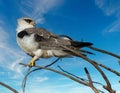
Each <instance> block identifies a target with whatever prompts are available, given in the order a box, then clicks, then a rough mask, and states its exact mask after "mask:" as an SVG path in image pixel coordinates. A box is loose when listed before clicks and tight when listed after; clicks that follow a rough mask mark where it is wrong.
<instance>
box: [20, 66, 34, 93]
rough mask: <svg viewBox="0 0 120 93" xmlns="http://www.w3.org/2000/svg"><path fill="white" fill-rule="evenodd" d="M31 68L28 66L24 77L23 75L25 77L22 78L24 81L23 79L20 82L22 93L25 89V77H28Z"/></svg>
mask: <svg viewBox="0 0 120 93" xmlns="http://www.w3.org/2000/svg"><path fill="white" fill-rule="evenodd" d="M31 68H32V67H31V66H29V68H28V70H27V73H26V75H25V77H24V79H23V81H22V89H23V93H25V87H26V82H27V77H28V75H29V72H30V70H31Z"/></svg>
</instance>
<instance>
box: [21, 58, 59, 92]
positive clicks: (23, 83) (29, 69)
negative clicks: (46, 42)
mask: <svg viewBox="0 0 120 93" xmlns="http://www.w3.org/2000/svg"><path fill="white" fill-rule="evenodd" d="M60 59H61V58H57V59H56V60H55V61H54V62H52V63H50V64H48V65H46V66H44V67H49V66H52V65H53V64H55V63H56V62H57V61H58V60H60ZM20 64H21V63H20ZM28 67H29V68H28V70H27V73H26V75H25V77H24V79H23V82H22V88H23V93H25V87H26V82H27V77H28V76H29V74H30V73H31V68H32V67H31V66H28ZM39 70H40V69H39Z"/></svg>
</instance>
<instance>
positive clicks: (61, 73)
mask: <svg viewBox="0 0 120 93" xmlns="http://www.w3.org/2000/svg"><path fill="white" fill-rule="evenodd" d="M20 64H21V65H24V66H29V65H28V64H24V63H20ZM34 67H36V69H37V70H39V69H46V70H49V71H52V72H55V73H58V74H60V75H63V76H65V77H68V78H69V79H72V80H74V81H76V82H78V83H80V84H83V85H85V86H88V84H86V83H85V82H82V81H80V80H78V79H76V78H74V77H73V76H70V75H68V74H65V73H64V72H61V71H58V70H55V69H52V68H48V67H43V66H34ZM33 71H36V70H32V71H31V72H33Z"/></svg>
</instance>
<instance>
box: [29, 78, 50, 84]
mask: <svg viewBox="0 0 120 93" xmlns="http://www.w3.org/2000/svg"><path fill="white" fill-rule="evenodd" d="M32 78H33V79H32V80H33V81H31V82H34V83H35V82H36V83H41V82H44V81H47V80H49V78H48V77H32Z"/></svg>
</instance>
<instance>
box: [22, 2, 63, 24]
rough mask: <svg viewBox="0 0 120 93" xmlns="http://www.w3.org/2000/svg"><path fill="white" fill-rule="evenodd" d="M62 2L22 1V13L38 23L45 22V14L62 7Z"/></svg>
mask: <svg viewBox="0 0 120 93" xmlns="http://www.w3.org/2000/svg"><path fill="white" fill-rule="evenodd" d="M61 2H62V0H26V1H25V0H22V1H21V5H20V8H21V11H22V12H23V13H24V14H25V15H26V16H29V17H32V18H33V19H34V20H35V21H36V22H37V23H43V22H44V17H43V16H44V14H46V13H47V12H49V11H50V10H52V9H54V8H55V7H57V6H58V5H60V4H61Z"/></svg>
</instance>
